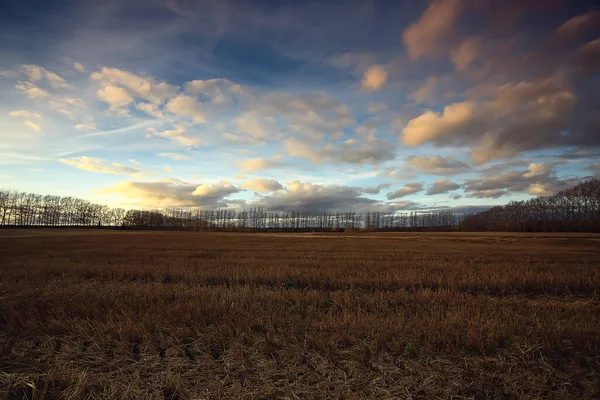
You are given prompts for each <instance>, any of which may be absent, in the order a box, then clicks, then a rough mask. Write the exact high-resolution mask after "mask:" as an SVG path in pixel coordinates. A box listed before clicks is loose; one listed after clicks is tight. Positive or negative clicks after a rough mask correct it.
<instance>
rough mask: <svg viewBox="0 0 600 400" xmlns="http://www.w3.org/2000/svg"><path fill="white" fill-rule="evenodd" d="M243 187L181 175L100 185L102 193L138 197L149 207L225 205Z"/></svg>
mask: <svg viewBox="0 0 600 400" xmlns="http://www.w3.org/2000/svg"><path fill="white" fill-rule="evenodd" d="M239 191H240V190H239V189H238V188H236V187H235V186H233V185H231V183H229V182H226V181H221V182H218V183H215V184H210V183H204V184H200V185H198V184H195V183H190V182H185V181H182V180H179V179H166V180H159V181H153V182H134V181H125V182H121V183H119V184H117V185H115V186H112V187H108V188H104V189H100V190H98V191H97V193H99V194H117V195H120V196H122V197H125V198H127V199H132V200H135V201H136V202H137V203H138V204H139V205H140V206H144V207H148V208H163V209H164V208H175V207H176V208H203V209H204V208H206V209H214V208H225V207H228V206H229V205H230V202H229V201H228V200H227V197H228V196H229V195H231V194H233V193H237V192H239Z"/></svg>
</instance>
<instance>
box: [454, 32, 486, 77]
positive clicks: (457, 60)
mask: <svg viewBox="0 0 600 400" xmlns="http://www.w3.org/2000/svg"><path fill="white" fill-rule="evenodd" d="M481 46H482V41H481V38H478V37H470V38H466V39H465V40H463V42H462V43H461V44H460V45H459V46H458V48H457V49H456V50H454V51H453V52H452V62H453V63H454V66H455V67H456V70H458V71H464V70H466V69H467V68H469V65H471V63H472V62H473V61H475V59H477V56H478V55H479V52H480V50H481Z"/></svg>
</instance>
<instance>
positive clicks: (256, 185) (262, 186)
mask: <svg viewBox="0 0 600 400" xmlns="http://www.w3.org/2000/svg"><path fill="white" fill-rule="evenodd" d="M242 187H243V188H244V189H250V190H254V191H255V192H273V191H275V190H280V189H283V186H281V183H279V182H278V181H276V180H275V179H252V180H250V181H248V182H244V183H243V184H242Z"/></svg>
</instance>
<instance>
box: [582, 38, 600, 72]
mask: <svg viewBox="0 0 600 400" xmlns="http://www.w3.org/2000/svg"><path fill="white" fill-rule="evenodd" d="M577 57H578V62H579V68H580V70H581V73H582V74H583V75H584V76H593V75H595V74H597V73H598V72H600V39H595V40H592V41H591V42H589V43H586V44H585V45H584V46H583V47H581V48H580V49H579V50H578V51H577Z"/></svg>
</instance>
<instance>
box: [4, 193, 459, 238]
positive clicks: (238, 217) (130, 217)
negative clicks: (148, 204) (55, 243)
mask: <svg viewBox="0 0 600 400" xmlns="http://www.w3.org/2000/svg"><path fill="white" fill-rule="evenodd" d="M457 222H458V218H457V215H455V214H454V213H452V212H450V211H436V212H427V213H419V212H416V211H415V212H410V213H385V212H367V213H364V214H358V213H356V212H353V211H348V212H318V211H268V210H265V209H262V208H251V209H248V210H234V209H217V210H201V209H196V210H183V209H167V210H138V209H133V210H124V209H122V208H110V207H108V206H105V205H101V204H95V203H92V202H90V201H87V200H83V199H78V198H74V197H61V196H53V195H46V196H44V195H39V194H35V193H25V192H19V191H12V190H0V225H1V226H5V227H7V226H19V227H44V226H50V227H120V228H135V229H182V230H196V231H341V230H373V231H374V230H424V229H435V230H451V229H454V227H455V226H456V225H457Z"/></svg>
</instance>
